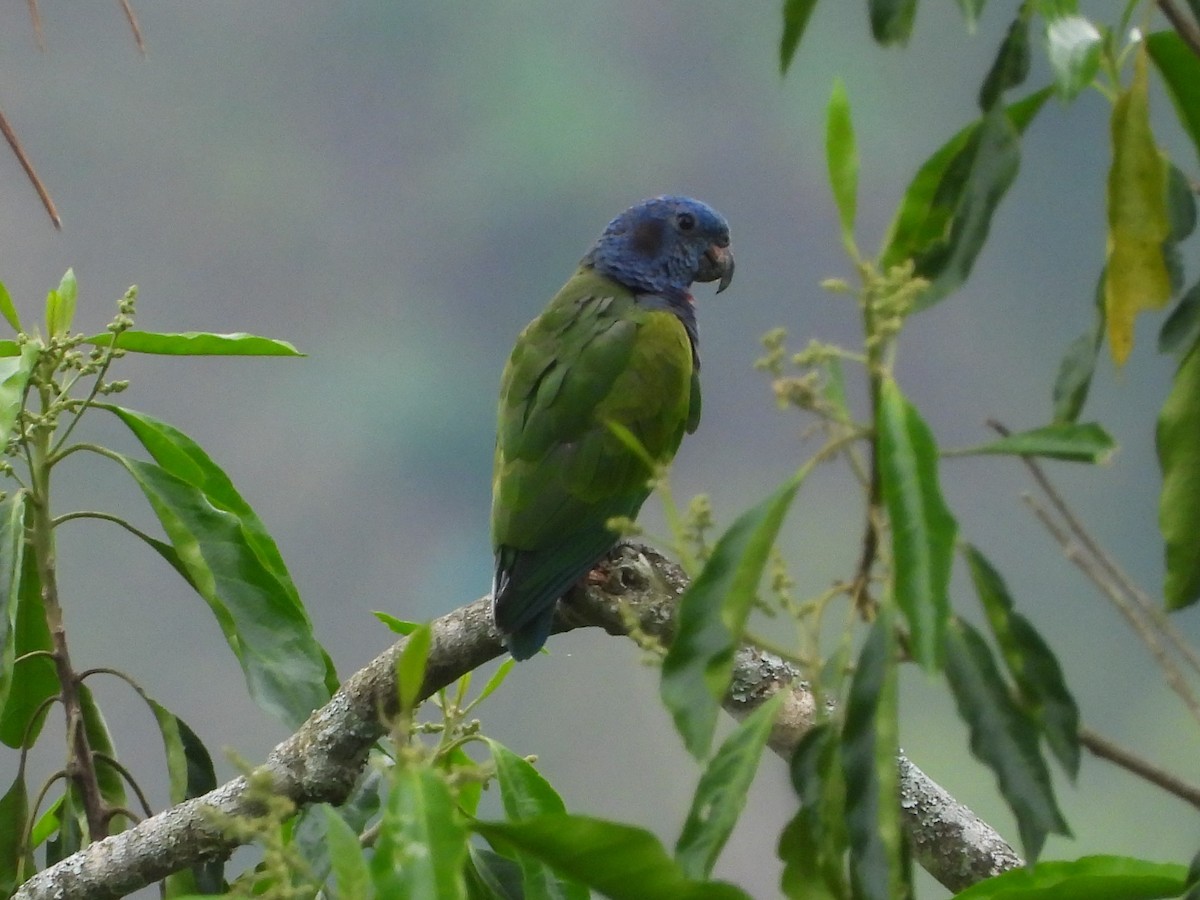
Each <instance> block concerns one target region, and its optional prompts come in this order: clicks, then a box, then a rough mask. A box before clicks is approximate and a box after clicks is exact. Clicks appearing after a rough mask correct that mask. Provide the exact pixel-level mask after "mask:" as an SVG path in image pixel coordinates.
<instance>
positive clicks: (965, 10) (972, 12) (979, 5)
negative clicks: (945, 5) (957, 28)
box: [958, 0, 986, 34]
mask: <svg viewBox="0 0 1200 900" xmlns="http://www.w3.org/2000/svg"><path fill="white" fill-rule="evenodd" d="M985 2H986V0H958V8H959V9H961V10H962V14H963V18H964V19H966V20H967V30H968V31H970V32H971V33H972V34H973V33H974V32H975V26H976V25H977V24H979V14H980V13H982V12H983V5H984V3H985Z"/></svg>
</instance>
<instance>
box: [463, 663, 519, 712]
mask: <svg viewBox="0 0 1200 900" xmlns="http://www.w3.org/2000/svg"><path fill="white" fill-rule="evenodd" d="M515 664H516V660H515V659H513V658H512V657H511V656H510V657H509V658H508V659H506V660H504V662H502V663H500V665H499V666H497V667H496V671H495V672H493V673H492V677H491V678H489V679H488V680H487V683H486V684H484V686H483V690H482V691H480V692H479V696H478V697H476V698H475V699H474V700H472V701H471V705H472V706H478V705H479V704H480V703H482V702H483V701H484V700H486V699H487V698H488V697H490V696H492V694H493V693H495V691H496V689H497V688H499V687H500V685H502V684H504V680H505V679H506V678H508V674H509V672H511V671H512V669H513V666H514V665H515Z"/></svg>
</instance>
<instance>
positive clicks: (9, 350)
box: [0, 340, 28, 356]
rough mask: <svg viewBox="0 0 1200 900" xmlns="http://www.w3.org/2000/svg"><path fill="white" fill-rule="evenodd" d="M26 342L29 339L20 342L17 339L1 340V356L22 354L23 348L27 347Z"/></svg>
mask: <svg viewBox="0 0 1200 900" xmlns="http://www.w3.org/2000/svg"><path fill="white" fill-rule="evenodd" d="M26 343H28V341H24V342H20V343H18V342H17V341H7V340H4V341H0V356H20V355H21V350H22V349H23V348H24V347H25V344H26Z"/></svg>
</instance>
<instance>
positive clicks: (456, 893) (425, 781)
mask: <svg viewBox="0 0 1200 900" xmlns="http://www.w3.org/2000/svg"><path fill="white" fill-rule="evenodd" d="M466 860H467V832H466V829H465V828H464V827H463V825H462V823H461V822H460V821H459V818H458V814H457V812H456V811H455V809H454V800H453V798H452V797H451V796H450V789H449V788H448V787H446V783H445V782H444V781H443V780H442V778H441V776H439V775H438V774H437V773H436V772H434V771H433V770H432V769H429V768H425V767H420V768H416V767H411V766H409V767H404V768H401V769H399V770H398V771H396V772H395V774H394V776H393V782H392V788H391V791H390V793H389V794H388V799H387V805H386V807H385V808H384V813H383V822H382V827H381V829H380V832H379V839H378V841H377V842H376V844H375V855H374V857H373V858H372V860H371V866H370V868H371V880H372V884H373V885H374V887H375V895H376V896H377V897H431V898H432V897H437V898H438V900H460V898H465V897H466V885H465V882H464V881H463V866H464V864H465V863H466Z"/></svg>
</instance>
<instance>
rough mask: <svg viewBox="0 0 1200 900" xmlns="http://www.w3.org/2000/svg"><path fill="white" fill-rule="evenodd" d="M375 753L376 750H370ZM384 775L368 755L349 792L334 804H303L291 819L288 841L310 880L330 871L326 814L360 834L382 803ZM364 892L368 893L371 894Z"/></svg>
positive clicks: (324, 879)
mask: <svg viewBox="0 0 1200 900" xmlns="http://www.w3.org/2000/svg"><path fill="white" fill-rule="evenodd" d="M370 755H371V756H372V757H377V756H378V755H379V754H378V751H372V753H371V754H370ZM385 777H386V774H385V771H384V767H383V766H382V765H378V764H376V760H375V759H369V760H368V761H367V765H366V767H365V768H364V769H363V772H362V774H361V775H360V776H359V778H358V780H357V781H356V782H355V784H354V788H353V789H352V790H351V792H350V795H349V796H348V797H347V798H346V799H345V801H343V802H342V803H341V804H340V805H339V806H337V807H336V808H334V807H331V806H329V805H328V804H325V803H316V804H313V805H311V806H308V807H306V808H305V809H304V810H303V811H301V812H300V814H299V815H298V816H296V818H295V819H294V820H293V823H292V828H291V835H290V845H291V848H292V849H293V850H294V852H296V853H298V854H299V855H300V858H302V859H303V860H304V863H305V865H306V866H307V867H308V870H309V872H311V875H312V880H313V881H314V882H317V883H325V882H327V881H328V880H329V876H330V875H331V874H332V873H333V869H334V863H333V859H332V847H331V846H330V844H331V841H330V838H329V828H328V826H327V824H326V821H325V817H326V815H327V814H329V813H332V814H333V815H335V816H337V817H338V818H339V819H341V820H342V822H343V823H345V825H346V827H347V828H349V830H350V832H351V833H352V834H361V833H362V832H363V831H365V830H366V828H367V825H368V823H369V822H370V821H372V820H373V819H375V818H376V817H377V816H378V815H379V810H380V808H381V806H382V803H381V800H380V796H379V792H380V785H381V784H382V783H383V781H384V778H385ZM364 896H367V897H369V896H370V894H369V893H368V894H366V895H364Z"/></svg>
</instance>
